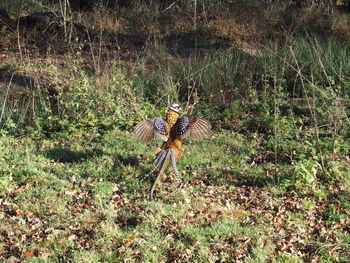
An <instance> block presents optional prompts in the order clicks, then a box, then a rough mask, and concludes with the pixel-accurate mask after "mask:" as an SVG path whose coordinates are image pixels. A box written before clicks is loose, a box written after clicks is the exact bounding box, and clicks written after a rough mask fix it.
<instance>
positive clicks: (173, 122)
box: [134, 104, 210, 201]
mask: <svg viewBox="0 0 350 263" xmlns="http://www.w3.org/2000/svg"><path fill="white" fill-rule="evenodd" d="M180 110H181V107H180V105H178V104H173V105H171V106H170V107H169V109H168V112H167V114H166V119H165V120H164V119H162V118H159V117H156V118H153V119H150V120H145V121H142V122H140V123H139V124H137V125H136V126H135V130H134V136H135V138H136V139H138V140H140V141H142V142H144V143H147V142H149V141H151V140H152V139H155V138H160V139H162V140H163V141H164V142H163V144H162V146H161V147H160V148H159V150H158V151H157V152H156V160H155V161H154V166H153V168H152V170H151V172H150V173H149V174H147V175H146V176H145V177H144V179H145V178H147V177H148V176H149V175H151V174H152V173H153V172H154V171H155V170H156V169H157V168H158V166H160V170H159V173H158V175H157V177H156V179H155V180H154V182H153V184H152V186H151V190H150V200H151V201H153V192H154V189H155V187H156V185H157V182H158V181H159V179H160V177H161V175H162V174H163V173H164V172H165V170H166V169H167V167H168V165H169V163H170V162H171V165H172V167H173V170H174V172H175V175H176V177H177V178H179V177H180V175H179V172H178V170H177V167H176V163H177V161H178V160H179V158H180V157H181V156H182V155H183V154H184V151H185V150H184V148H183V147H182V141H183V139H185V138H189V139H194V140H203V139H206V138H208V137H209V134H210V124H209V123H208V122H207V121H206V120H204V119H202V118H200V117H196V116H192V115H188V116H183V117H180Z"/></svg>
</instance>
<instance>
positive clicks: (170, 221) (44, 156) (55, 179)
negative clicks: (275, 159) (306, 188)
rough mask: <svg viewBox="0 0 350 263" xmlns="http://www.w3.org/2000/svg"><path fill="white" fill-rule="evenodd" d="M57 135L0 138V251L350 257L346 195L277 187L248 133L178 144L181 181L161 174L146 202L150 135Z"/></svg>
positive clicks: (74, 255)
mask: <svg viewBox="0 0 350 263" xmlns="http://www.w3.org/2000/svg"><path fill="white" fill-rule="evenodd" d="M55 136H56V137H55V138H51V139H44V140H43V139H37V138H31V137H22V138H12V137H9V136H2V138H1V141H0V143H1V144H0V147H1V154H0V160H1V163H0V174H1V175H2V177H1V181H0V183H1V190H2V192H1V198H0V207H1V209H0V211H1V212H0V218H1V222H2V224H1V225H0V256H1V257H2V258H3V259H5V258H9V257H12V259H13V260H14V259H15V258H17V259H20V260H25V261H26V262H39V261H40V260H42V261H45V260H48V261H49V262H58V261H64V262H69V261H72V262H97V261H105V262H119V261H122V260H124V261H130V262H216V261H217V260H219V261H220V262H231V261H232V260H233V259H235V260H242V261H244V262H302V261H303V260H306V261H311V260H312V259H314V260H316V261H318V262H337V261H338V260H340V261H342V260H348V259H349V256H350V255H349V252H348V251H349V249H348V248H349V247H348V246H349V236H348V233H349V227H348V226H349V220H348V216H349V214H348V213H349V210H350V200H349V195H348V192H346V191H345V190H344V189H343V191H342V190H340V189H338V190H331V191H328V190H327V189H324V191H319V190H318V191H315V193H314V194H313V193H311V192H309V193H307V194H305V195H293V194H292V193H289V192H288V191H283V190H282V189H283V185H282V187H281V185H279V186H277V187H276V186H275V185H274V184H273V183H272V182H273V178H272V177H271V173H269V172H268V171H269V168H268V167H267V165H264V164H261V165H256V164H254V163H252V162H251V161H249V158H247V157H249V156H251V155H252V154H253V153H254V152H257V151H259V150H258V147H257V145H259V144H258V143H257V140H258V139H253V138H246V137H245V136H243V135H242V134H238V133H227V132H223V133H220V134H215V135H214V138H213V139H212V140H209V141H206V142H196V143H194V142H193V143H190V144H189V143H188V144H187V145H186V149H187V153H186V155H185V156H184V157H183V159H181V161H180V165H179V166H180V167H179V168H180V169H181V171H182V174H183V183H184V184H183V185H182V186H181V187H179V186H178V184H176V183H175V182H174V180H173V179H171V177H169V178H166V179H165V181H163V184H162V186H161V187H157V190H156V198H157V201H156V202H153V203H151V202H149V201H148V200H147V197H148V192H149V187H150V184H151V180H145V181H144V182H140V181H139V177H140V176H142V175H143V174H145V173H147V171H149V169H150V168H151V163H152V160H153V158H154V155H153V149H155V147H156V144H158V143H159V142H155V143H154V144H152V145H151V147H147V146H145V145H143V144H140V143H137V142H136V141H135V140H134V139H133V138H132V136H131V135H130V134H129V133H128V132H121V131H118V130H112V131H108V132H106V133H99V132H98V131H97V130H94V131H91V130H90V131H84V130H77V131H75V132H73V133H72V134H70V135H64V134H56V135H55ZM13 149H16V151H13ZM5 175H6V176H5ZM9 175H11V176H10V177H9ZM14 262H16V261H14Z"/></svg>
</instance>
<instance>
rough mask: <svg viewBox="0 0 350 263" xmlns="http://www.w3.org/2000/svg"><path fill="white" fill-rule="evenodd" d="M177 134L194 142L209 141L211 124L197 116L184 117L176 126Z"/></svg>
mask: <svg viewBox="0 0 350 263" xmlns="http://www.w3.org/2000/svg"><path fill="white" fill-rule="evenodd" d="M175 129H176V133H177V134H178V135H180V136H181V137H182V138H190V139H194V140H203V139H207V138H209V136H210V124H209V122H207V121H206V120H204V119H203V118H200V117H196V116H184V117H181V118H179V119H178V120H177V122H176V124H175Z"/></svg>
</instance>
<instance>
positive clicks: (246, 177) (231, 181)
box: [203, 170, 276, 188]
mask: <svg viewBox="0 0 350 263" xmlns="http://www.w3.org/2000/svg"><path fill="white" fill-rule="evenodd" d="M203 182H204V183H205V184H211V185H234V186H238V187H240V186H251V187H257V188H264V187H266V186H268V185H273V184H276V182H275V180H274V178H273V177H270V176H266V175H265V174H259V173H243V172H240V171H237V170H231V171H220V173H219V174H218V175H215V176H208V177H207V178H206V179H204V180H203Z"/></svg>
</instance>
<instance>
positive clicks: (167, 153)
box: [149, 149, 171, 201]
mask: <svg viewBox="0 0 350 263" xmlns="http://www.w3.org/2000/svg"><path fill="white" fill-rule="evenodd" d="M170 157H171V149H166V150H163V151H161V152H160V153H159V155H158V157H157V159H156V164H157V163H158V164H157V166H158V165H159V164H160V163H161V164H162V166H161V167H160V170H159V173H158V175H157V177H156V179H155V180H154V182H153V184H152V187H151V192H150V195H149V197H150V200H151V201H153V192H154V189H155V187H156V185H157V183H158V180H159V178H160V176H161V175H162V174H163V173H164V171H165V169H166V168H167V167H168V164H169V161H170ZM158 158H159V159H158ZM156 168H157V167H155V168H154V169H152V171H151V173H152V172H153V171H154V170H155V169H156Z"/></svg>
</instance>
